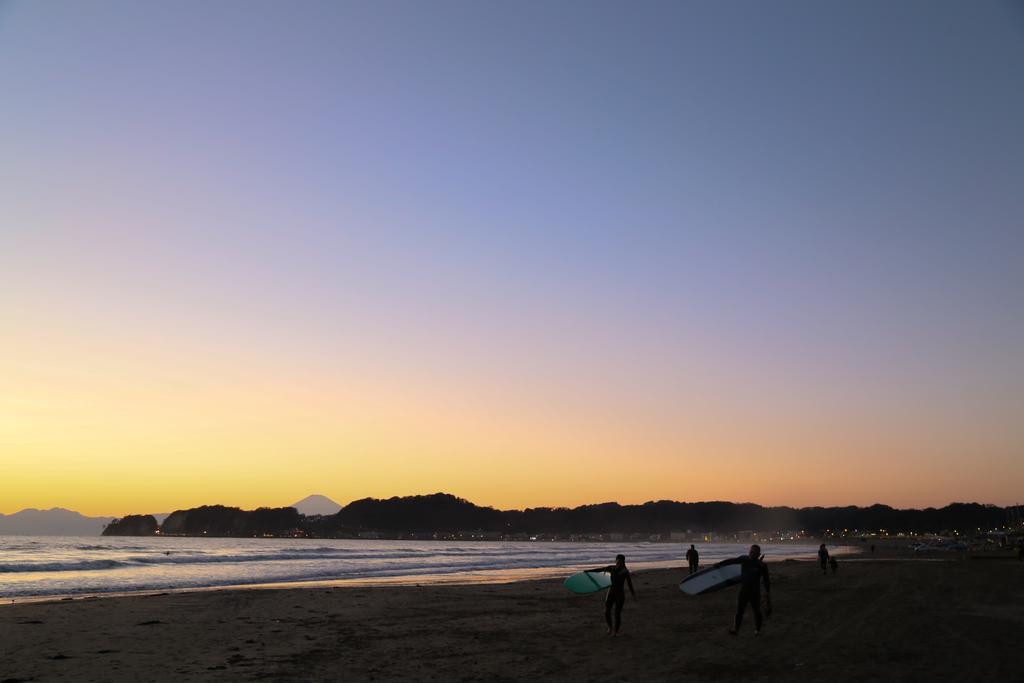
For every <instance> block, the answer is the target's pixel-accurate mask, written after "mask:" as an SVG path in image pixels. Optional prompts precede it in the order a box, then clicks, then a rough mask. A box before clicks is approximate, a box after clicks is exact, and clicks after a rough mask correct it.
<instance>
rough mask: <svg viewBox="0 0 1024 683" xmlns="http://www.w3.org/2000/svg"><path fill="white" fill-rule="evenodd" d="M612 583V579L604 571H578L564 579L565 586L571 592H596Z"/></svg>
mask: <svg viewBox="0 0 1024 683" xmlns="http://www.w3.org/2000/svg"><path fill="white" fill-rule="evenodd" d="M610 585H612V579H611V577H610V576H608V575H607V574H606V573H604V572H580V573H579V574H573V575H572V576H570V577H569V578H568V579H566V580H565V587H566V588H568V589H569V590H571V591H572V592H573V593H596V592H597V591H600V590H604V589H605V588H607V587H608V586H610Z"/></svg>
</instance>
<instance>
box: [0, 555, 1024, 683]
mask: <svg viewBox="0 0 1024 683" xmlns="http://www.w3.org/2000/svg"><path fill="white" fill-rule="evenodd" d="M772 570H773V578H774V582H773V596H774V603H775V605H774V606H775V614H774V615H773V617H772V618H771V619H770V620H769V621H768V622H767V624H766V627H765V629H764V632H763V633H762V634H761V635H760V636H759V637H756V638H755V637H754V636H753V625H752V623H751V620H750V618H749V614H748V620H747V622H746V623H745V624H744V628H743V631H742V633H741V634H740V635H739V636H738V637H731V636H729V635H728V634H727V632H726V631H727V626H728V625H729V623H730V620H731V618H732V614H733V610H734V604H735V598H736V589H728V590H725V591H722V592H719V593H714V594H710V595H705V596H700V597H697V598H690V597H687V596H685V595H683V594H682V593H680V592H679V590H678V589H677V583H678V581H679V580H680V579H681V577H682V572H681V571H678V570H651V571H647V572H638V573H637V574H636V577H635V578H636V588H637V598H638V599H637V601H635V602H634V601H629V602H627V604H626V608H625V611H624V615H623V632H622V633H621V634H620V635H619V636H618V637H616V638H609V637H607V636H606V635H605V634H604V624H603V618H602V596H601V595H589V596H575V595H571V594H569V593H567V592H566V591H565V590H564V588H563V587H562V586H561V582H560V581H557V580H540V581H524V582H519V583H511V584H501V585H471V586H452V585H448V586H388V587H331V588H325V587H318V588H295V589H281V590H277V589H275V590H221V591H211V592H201V593H176V594H164V595H155V596H133V597H119V598H104V599H84V600H73V601H61V602H48V603H25V604H13V605H6V606H3V607H2V608H0V643H2V650H3V651H2V658H0V681H8V682H12V683H13V681H49V680H78V681H110V680H129V679H135V680H249V679H269V680H336V679H339V678H342V677H345V678H348V679H350V680H399V679H403V680H437V681H452V680H455V681H458V680H462V681H469V680H508V681H512V680H524V679H538V678H539V679H541V680H595V679H597V678H602V677H606V676H607V677H612V678H615V679H619V680H632V681H637V680H650V681H663V680H679V679H680V678H685V679H692V680H739V679H741V678H742V679H749V678H757V679H771V680H826V679H830V680H843V681H853V680H911V681H912V680H926V679H934V678H937V677H947V676H950V675H956V676H957V678H958V679H960V680H964V679H968V680H994V679H998V678H1002V679H1003V680H1013V679H1015V678H1018V677H1019V676H1020V674H1021V668H1020V667H1021V665H1020V663H1019V661H1017V658H1018V655H1017V654H1016V653H1018V652H1019V636H1020V634H1021V633H1022V632H1024V581H1022V579H1024V563H1019V562H1015V561H988V562H985V561H972V560H953V561H941V560H940V561H927V560H916V559H872V558H865V559H857V560H854V559H847V560H844V561H843V563H842V564H841V565H840V568H839V573H838V574H837V575H836V576H821V575H820V573H819V571H818V569H817V567H816V565H815V564H813V563H810V562H802V561H786V562H780V563H776V564H773V565H772Z"/></svg>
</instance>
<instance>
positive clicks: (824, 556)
mask: <svg viewBox="0 0 1024 683" xmlns="http://www.w3.org/2000/svg"><path fill="white" fill-rule="evenodd" d="M818 564H819V565H821V575H822V576H824V575H826V574H828V548H826V547H825V544H824V543H822V544H821V545H819V546H818Z"/></svg>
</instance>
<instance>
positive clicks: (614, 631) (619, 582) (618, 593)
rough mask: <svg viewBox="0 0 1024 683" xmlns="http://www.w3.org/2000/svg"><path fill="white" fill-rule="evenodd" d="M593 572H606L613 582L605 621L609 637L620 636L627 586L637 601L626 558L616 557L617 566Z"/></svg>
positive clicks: (606, 605) (610, 587)
mask: <svg viewBox="0 0 1024 683" xmlns="http://www.w3.org/2000/svg"><path fill="white" fill-rule="evenodd" d="M588 571H592V572H606V573H607V574H608V576H609V577H610V578H611V580H612V585H611V586H609V587H608V595H606V596H605V599H604V620H605V622H606V623H607V624H608V635H610V636H617V635H619V626H620V625H621V624H622V606H623V605H624V604H626V585H628V586H629V596H630V597H631V598H633V599H634V600H636V592H635V591H634V590H633V579H632V578H631V577H630V575H629V570H628V569H626V556H625V555H616V556H615V564H610V565H608V566H607V567H598V568H597V569H589V570H588ZM613 607H614V608H615V624H614V626H613V625H612V608H613Z"/></svg>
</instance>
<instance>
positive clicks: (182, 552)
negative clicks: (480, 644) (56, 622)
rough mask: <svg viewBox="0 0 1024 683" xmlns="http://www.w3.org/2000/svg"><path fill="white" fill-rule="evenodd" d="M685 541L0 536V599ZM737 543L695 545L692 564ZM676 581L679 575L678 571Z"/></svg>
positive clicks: (311, 577) (457, 566)
mask: <svg viewBox="0 0 1024 683" xmlns="http://www.w3.org/2000/svg"><path fill="white" fill-rule="evenodd" d="M688 547H689V544H685V543H552V542H449V541H371V540H331V539H272V538H180V537H85V536H78V537H52V536H47V537H43V536H0V599H3V601H5V602H10V601H19V600H22V599H28V598H36V597H47V596H49V597H53V596H83V595H93V594H109V593H134V592H151V591H168V590H182V589H203V588H212V587H217V586H246V585H248V586H252V585H259V584H282V583H300V582H313V581H338V580H341V581H347V582H352V583H362V584H378V583H379V584H384V583H437V582H458V583H478V582H503V581H511V580H517V579H523V578H543V577H550V576H561V575H568V574H571V573H574V572H575V571H579V570H581V569H587V568H593V567H598V566H603V565H607V564H611V563H612V562H613V561H614V559H615V555H616V553H624V554H625V555H626V558H627V564H628V565H629V566H630V568H632V569H634V570H636V569H643V568H645V567H668V566H679V567H682V566H684V565H685V564H686V561H685V559H684V555H685V553H686V549H687V548H688ZM748 547H749V545H745V544H735V543H728V544H697V548H698V550H699V551H700V553H701V564H702V565H706V564H707V563H711V562H715V561H717V560H720V559H723V558H726V557H732V556H735V555H739V554H743V553H745V552H746V551H747V549H748ZM763 548H764V552H765V554H766V558H765V559H767V560H779V559H786V558H796V557H810V556H813V555H814V553H815V552H816V550H817V546H814V545H805V544H780V545H765V546H763ZM680 578H682V573H681V574H680Z"/></svg>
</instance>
